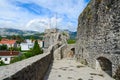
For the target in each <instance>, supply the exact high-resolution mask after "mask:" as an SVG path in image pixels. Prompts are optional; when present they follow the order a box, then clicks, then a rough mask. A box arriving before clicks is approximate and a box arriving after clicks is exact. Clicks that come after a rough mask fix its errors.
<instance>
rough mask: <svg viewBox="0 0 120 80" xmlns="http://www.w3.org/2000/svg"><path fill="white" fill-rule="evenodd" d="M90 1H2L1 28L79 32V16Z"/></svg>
mask: <svg viewBox="0 0 120 80" xmlns="http://www.w3.org/2000/svg"><path fill="white" fill-rule="evenodd" d="M88 2H89V0H0V28H15V29H21V30H32V31H39V32H43V31H44V30H45V29H50V28H58V29H68V30H70V31H76V30H77V24H78V16H79V15H80V13H81V12H82V11H83V9H84V8H85V7H86V5H87V4H88Z"/></svg>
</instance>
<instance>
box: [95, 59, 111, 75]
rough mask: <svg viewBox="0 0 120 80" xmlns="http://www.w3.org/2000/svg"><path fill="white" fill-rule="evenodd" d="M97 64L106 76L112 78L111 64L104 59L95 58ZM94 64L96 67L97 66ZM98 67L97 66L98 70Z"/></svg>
mask: <svg viewBox="0 0 120 80" xmlns="http://www.w3.org/2000/svg"><path fill="white" fill-rule="evenodd" d="M97 62H98V64H99V65H100V68H101V69H102V70H103V71H105V72H106V73H107V74H108V75H110V76H112V62H111V61H110V60H108V59H107V58H105V57H99V58H97ZM98 64H97V63H96V66H97V65H98ZM98 67H99V66H97V68H98Z"/></svg>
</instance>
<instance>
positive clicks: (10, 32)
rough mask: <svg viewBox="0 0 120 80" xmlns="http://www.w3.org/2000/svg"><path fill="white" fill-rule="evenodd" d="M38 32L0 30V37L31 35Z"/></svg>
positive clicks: (10, 29)
mask: <svg viewBox="0 0 120 80" xmlns="http://www.w3.org/2000/svg"><path fill="white" fill-rule="evenodd" d="M38 33H39V32H36V31H25V30H19V29H12V28H0V35H1V36H6V35H33V34H38Z"/></svg>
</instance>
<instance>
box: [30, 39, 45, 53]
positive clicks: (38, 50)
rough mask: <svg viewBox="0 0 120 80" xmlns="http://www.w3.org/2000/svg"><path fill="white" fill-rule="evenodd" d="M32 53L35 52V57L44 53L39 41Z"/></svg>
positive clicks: (36, 42)
mask: <svg viewBox="0 0 120 80" xmlns="http://www.w3.org/2000/svg"><path fill="white" fill-rule="evenodd" d="M32 52H33V55H37V54H41V53H43V50H42V49H41V48H40V46H39V44H38V41H37V40H35V43H34V47H33V50H32Z"/></svg>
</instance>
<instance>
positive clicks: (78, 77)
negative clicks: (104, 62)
mask: <svg viewBox="0 0 120 80" xmlns="http://www.w3.org/2000/svg"><path fill="white" fill-rule="evenodd" d="M44 80H114V79H112V78H111V77H109V76H108V75H107V74H106V73H104V72H103V71H96V70H94V69H91V68H90V67H87V66H84V65H82V64H80V63H78V62H76V61H75V60H73V59H62V60H58V61H54V63H53V65H51V69H50V70H49V71H48V73H47V74H46V77H45V79H44Z"/></svg>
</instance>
